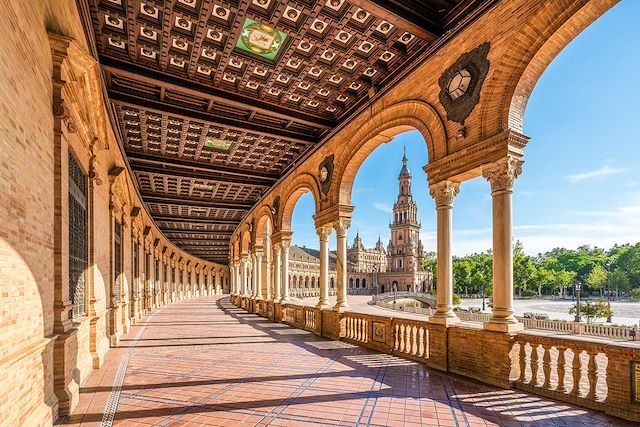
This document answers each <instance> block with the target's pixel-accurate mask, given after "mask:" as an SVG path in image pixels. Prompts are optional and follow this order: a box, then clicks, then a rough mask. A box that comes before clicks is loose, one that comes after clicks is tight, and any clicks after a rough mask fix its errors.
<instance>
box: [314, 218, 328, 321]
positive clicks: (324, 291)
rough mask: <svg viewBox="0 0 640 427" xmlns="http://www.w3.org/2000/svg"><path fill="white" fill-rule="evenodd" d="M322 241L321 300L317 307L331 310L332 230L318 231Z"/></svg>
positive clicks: (323, 229)
mask: <svg viewBox="0 0 640 427" xmlns="http://www.w3.org/2000/svg"><path fill="white" fill-rule="evenodd" d="M316 233H318V238H319V240H320V298H319V299H318V305H317V306H316V307H318V308H320V309H323V308H330V305H329V235H330V234H331V228H329V227H319V228H318V229H316Z"/></svg>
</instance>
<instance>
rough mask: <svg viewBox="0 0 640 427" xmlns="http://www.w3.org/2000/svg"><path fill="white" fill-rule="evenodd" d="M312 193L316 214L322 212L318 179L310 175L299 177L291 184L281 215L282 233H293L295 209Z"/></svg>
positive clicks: (284, 196) (283, 199) (285, 196)
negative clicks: (308, 193)
mask: <svg viewBox="0 0 640 427" xmlns="http://www.w3.org/2000/svg"><path fill="white" fill-rule="evenodd" d="M307 192H310V193H311V194H312V195H313V201H314V205H315V209H316V212H318V211H319V210H320V187H319V186H318V181H316V178H315V177H314V176H313V175H311V174H308V173H302V174H300V175H298V176H297V177H296V178H295V179H294V181H293V182H292V183H291V185H290V187H289V188H288V190H287V192H286V193H285V194H283V198H282V201H283V203H282V213H281V214H280V229H281V230H282V231H291V217H292V216H293V209H294V208H295V206H296V203H297V202H298V199H300V197H301V196H302V195H303V194H305V193H307Z"/></svg>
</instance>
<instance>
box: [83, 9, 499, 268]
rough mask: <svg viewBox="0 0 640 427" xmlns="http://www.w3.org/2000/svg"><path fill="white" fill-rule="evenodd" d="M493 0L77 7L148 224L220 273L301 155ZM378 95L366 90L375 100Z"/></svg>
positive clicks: (386, 88) (322, 139)
mask: <svg viewBox="0 0 640 427" xmlns="http://www.w3.org/2000/svg"><path fill="white" fill-rule="evenodd" d="M494 2H495V0H384V1H383V0H297V1H291V0H289V1H281V0H226V1H219V0H216V1H211V0H165V1H162V0H78V6H79V10H80V13H81V15H82V16H83V20H84V24H85V29H86V32H87V35H88V38H89V42H90V45H91V47H92V49H93V50H94V55H95V56H96V57H97V59H98V61H99V62H100V64H101V67H102V71H103V75H104V82H105V85H106V92H107V95H108V98H109V101H110V104H111V107H112V111H111V116H112V117H111V119H112V120H113V122H114V123H113V125H114V127H115V128H116V130H117V131H118V133H119V135H120V137H121V143H122V145H123V148H124V151H125V153H126V155H127V158H128V161H129V167H130V168H131V170H132V171H133V174H134V176H135V178H136V184H137V187H138V191H139V192H140V194H141V195H142V198H143V200H144V202H145V204H146V205H147V209H148V210H149V212H150V213H151V215H152V217H153V219H154V221H155V222H156V223H157V225H158V226H159V228H160V229H161V230H162V231H163V233H164V234H165V235H166V236H167V237H168V238H169V239H170V240H171V241H173V242H174V243H175V244H176V245H177V246H179V247H180V248H181V249H183V250H185V251H187V252H189V253H191V254H193V255H196V256H199V257H201V258H203V259H206V260H208V261H213V262H219V263H223V264H228V253H229V251H228V245H229V238H230V237H231V234H232V233H233V231H234V230H235V228H236V227H237V225H238V224H239V223H240V220H241V219H242V217H243V216H244V215H245V214H246V213H247V212H248V210H249V209H250V208H251V207H252V206H253V205H254V204H255V203H256V202H257V201H258V200H259V199H260V197H261V196H262V195H263V194H264V193H265V192H266V191H267V190H268V189H269V188H271V187H272V186H273V185H274V184H275V183H276V182H277V181H278V179H280V178H281V177H282V176H283V175H284V174H285V173H286V172H287V168H288V167H290V165H293V164H295V163H296V162H297V161H298V160H299V159H300V158H301V157H302V156H304V155H305V154H308V153H309V152H310V151H311V150H314V149H315V148H316V147H318V146H319V145H320V144H321V143H322V142H323V141H324V140H326V139H327V138H328V137H329V136H330V135H331V134H332V133H333V132H335V131H336V129H338V128H340V127H341V126H342V125H343V124H344V123H346V122H348V121H349V120H350V118H351V117H353V116H354V115H355V114H357V113H358V112H359V111H360V110H361V109H362V108H363V107H364V106H366V105H367V103H368V102H370V100H371V97H372V96H379V94H381V93H384V92H385V91H386V90H389V89H390V88H391V87H392V85H393V82H394V81H397V80H398V79H400V78H401V77H402V76H403V74H404V73H407V72H408V70H409V69H410V68H411V67H412V66H414V65H415V64H416V63H417V62H419V61H421V60H422V59H424V57H425V54H426V53H428V52H429V50H430V49H431V50H432V48H433V47H434V46H438V45H439V44H441V42H442V41H443V39H444V38H445V37H446V35H447V34H448V33H451V30H452V29H454V28H455V29H456V30H460V27H461V25H460V24H462V25H466V24H468V21H469V17H473V16H477V15H478V14H479V13H480V12H481V11H483V10H486V9H487V8H488V5H489V4H492V3H494ZM376 94H377V95H376Z"/></svg>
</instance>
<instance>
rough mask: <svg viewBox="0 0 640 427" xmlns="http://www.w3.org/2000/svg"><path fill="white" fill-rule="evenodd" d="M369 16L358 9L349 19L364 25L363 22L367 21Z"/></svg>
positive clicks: (364, 11)
mask: <svg viewBox="0 0 640 427" xmlns="http://www.w3.org/2000/svg"><path fill="white" fill-rule="evenodd" d="M369 16H370V14H369V12H367V11H366V10H364V9H358V10H356V13H354V14H353V16H352V17H351V18H352V19H353V20H354V21H357V22H359V23H361V24H362V23H364V21H366V20H367V18H368V17H369Z"/></svg>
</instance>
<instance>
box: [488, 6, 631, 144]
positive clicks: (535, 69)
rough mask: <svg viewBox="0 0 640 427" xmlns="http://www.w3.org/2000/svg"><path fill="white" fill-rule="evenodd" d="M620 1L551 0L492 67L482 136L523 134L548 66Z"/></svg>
mask: <svg viewBox="0 0 640 427" xmlns="http://www.w3.org/2000/svg"><path fill="white" fill-rule="evenodd" d="M618 1H619V0H601V1H593V0H592V1H589V0H580V1H574V2H571V4H569V5H567V2H566V1H558V0H546V1H545V2H541V3H540V5H539V7H538V11H537V12H536V13H535V15H534V16H533V17H532V18H531V19H529V20H528V22H527V24H526V25H524V26H523V27H522V29H521V31H520V32H519V33H518V34H517V35H516V36H515V37H513V38H512V41H511V43H510V44H509V46H508V47H507V49H506V52H505V53H504V54H503V55H501V56H500V59H499V60H498V61H497V62H496V63H495V65H493V64H492V67H494V69H493V71H492V72H491V78H490V81H488V82H487V83H488V84H487V88H486V91H487V93H486V95H484V101H481V104H482V108H481V115H480V117H481V119H480V125H481V136H482V138H483V139H484V138H488V137H490V136H492V135H495V134H497V133H499V132H501V131H503V130H505V129H511V130H514V131H516V132H519V133H522V132H523V125H524V114H525V109H526V107H527V103H528V101H529V96H530V95H531V92H532V91H533V88H534V87H535V85H536V83H537V82H538V79H539V78H540V76H541V75H542V73H543V72H544V71H545V70H546V68H547V66H548V65H549V64H550V63H551V62H552V61H553V60H554V59H555V57H556V56H557V55H558V54H559V53H560V51H562V49H564V48H565V46H567V45H568V44H569V43H570V42H571V41H572V40H573V39H575V38H576V37H577V36H578V34H580V33H581V32H582V31H583V30H584V29H585V28H587V27H588V26H589V25H591V24H592V23H593V22H594V21H595V20H596V19H597V18H598V17H600V16H602V15H603V14H604V13H605V12H606V11H607V10H609V9H610V8H611V7H612V6H614V5H615V4H616V3H618Z"/></svg>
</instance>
